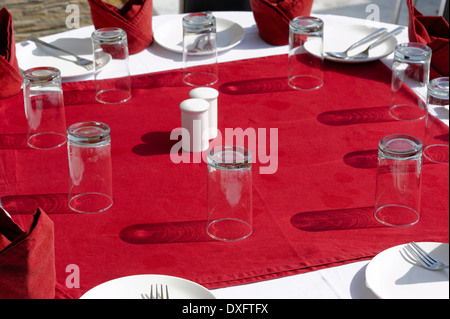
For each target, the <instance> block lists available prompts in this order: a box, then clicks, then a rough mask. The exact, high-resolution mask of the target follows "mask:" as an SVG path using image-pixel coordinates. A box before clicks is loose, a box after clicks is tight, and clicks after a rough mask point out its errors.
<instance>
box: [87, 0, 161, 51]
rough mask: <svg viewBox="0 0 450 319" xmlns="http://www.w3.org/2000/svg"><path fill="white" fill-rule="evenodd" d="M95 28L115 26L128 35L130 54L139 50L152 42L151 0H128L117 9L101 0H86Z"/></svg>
mask: <svg viewBox="0 0 450 319" xmlns="http://www.w3.org/2000/svg"><path fill="white" fill-rule="evenodd" d="M88 1H89V5H90V7H91V17H92V22H93V23H94V26H95V28H96V29H100V28H106V27H117V28H121V29H123V30H124V31H125V32H126V33H127V37H128V51H129V53H130V54H135V53H138V52H141V51H142V50H144V49H145V48H147V47H148V46H149V45H150V44H151V43H152V42H153V30H152V14H153V1H152V0H129V1H128V2H127V3H125V5H124V6H123V7H122V8H121V9H119V8H117V7H115V6H113V5H111V4H108V3H105V2H103V1H102V0H88Z"/></svg>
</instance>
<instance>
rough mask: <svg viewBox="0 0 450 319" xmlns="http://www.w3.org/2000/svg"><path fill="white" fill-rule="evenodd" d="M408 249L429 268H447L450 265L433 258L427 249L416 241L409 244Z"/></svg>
mask: <svg viewBox="0 0 450 319" xmlns="http://www.w3.org/2000/svg"><path fill="white" fill-rule="evenodd" d="M405 247H406V249H407V250H408V251H409V252H410V253H411V254H412V255H413V256H414V258H415V259H416V260H417V261H418V262H419V263H420V264H421V265H422V266H423V267H424V268H426V269H428V270H441V269H446V268H448V266H447V265H446V264H444V263H443V262H442V261H440V260H438V259H436V258H433V257H432V256H430V255H429V254H428V253H427V252H426V251H424V250H423V249H422V248H420V247H419V245H417V244H416V243H415V242H411V243H409V244H407V245H406V246H405Z"/></svg>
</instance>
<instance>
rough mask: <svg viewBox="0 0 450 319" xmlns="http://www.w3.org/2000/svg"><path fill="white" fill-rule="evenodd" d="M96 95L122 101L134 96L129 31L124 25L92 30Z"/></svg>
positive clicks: (100, 97) (107, 101)
mask: <svg viewBox="0 0 450 319" xmlns="http://www.w3.org/2000/svg"><path fill="white" fill-rule="evenodd" d="M91 38H92V48H93V52H94V60H95V63H94V75H95V98H96V99H97V101H99V102H101V103H122V102H126V101H128V100H129V99H130V98H131V78H130V70H129V66H128V40H127V34H126V32H125V31H124V30H122V29H120V28H102V29H98V30H95V31H94V32H93V33H92V36H91Z"/></svg>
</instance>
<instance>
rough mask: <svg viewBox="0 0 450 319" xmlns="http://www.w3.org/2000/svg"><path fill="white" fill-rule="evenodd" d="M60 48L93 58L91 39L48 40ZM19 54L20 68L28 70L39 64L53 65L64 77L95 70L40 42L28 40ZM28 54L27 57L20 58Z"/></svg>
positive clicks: (72, 76)
mask: <svg viewBox="0 0 450 319" xmlns="http://www.w3.org/2000/svg"><path fill="white" fill-rule="evenodd" d="M48 43H50V44H53V45H55V46H57V47H59V48H62V49H65V50H67V51H69V52H73V53H74V54H77V55H79V56H80V57H82V58H85V59H88V60H92V42H91V39H77V38H61V39H57V40H55V41H48ZM20 50H21V51H20V55H18V56H19V68H20V69H21V70H27V69H30V68H34V67H38V66H51V67H55V68H57V69H59V70H60V71H61V77H62V78H75V77H80V76H85V75H89V74H91V73H93V70H87V69H86V68H84V67H82V66H80V65H78V64H76V63H74V61H76V59H75V58H74V57H73V56H70V55H68V54H66V53H63V52H61V51H57V50H53V49H51V48H48V47H45V46H43V45H40V44H35V43H34V42H31V41H27V42H23V43H22V48H20ZM20 56H26V57H28V58H27V59H20Z"/></svg>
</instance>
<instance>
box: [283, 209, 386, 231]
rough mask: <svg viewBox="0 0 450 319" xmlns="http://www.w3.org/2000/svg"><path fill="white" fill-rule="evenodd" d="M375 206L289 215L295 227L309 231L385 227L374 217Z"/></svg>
mask: <svg viewBox="0 0 450 319" xmlns="http://www.w3.org/2000/svg"><path fill="white" fill-rule="evenodd" d="M374 210H375V207H373V206H370V207H358V208H347V209H335V210H322V211H312V212H301V213H298V214H295V215H294V216H292V217H291V224H292V226H294V227H295V228H297V229H299V230H304V231H310V232H319V231H329V230H348V229H365V228H380V227H387V226H384V225H382V224H380V223H379V222H378V221H376V220H375V218H374Z"/></svg>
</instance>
